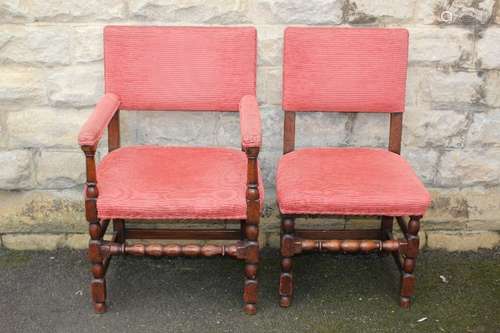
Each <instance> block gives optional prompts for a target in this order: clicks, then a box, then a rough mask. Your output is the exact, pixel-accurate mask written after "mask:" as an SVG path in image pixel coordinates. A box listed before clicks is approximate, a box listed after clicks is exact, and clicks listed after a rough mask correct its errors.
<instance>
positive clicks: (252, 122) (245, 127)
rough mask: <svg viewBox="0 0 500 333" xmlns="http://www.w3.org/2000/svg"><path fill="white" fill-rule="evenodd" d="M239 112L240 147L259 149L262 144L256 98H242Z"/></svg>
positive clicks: (248, 96)
mask: <svg viewBox="0 0 500 333" xmlns="http://www.w3.org/2000/svg"><path fill="white" fill-rule="evenodd" d="M239 111H240V129H241V145H242V147H243V148H252V147H260V146H261V144H262V131H261V124H260V111H259V104H258V103H257V98H256V97H255V96H252V95H246V96H244V97H243V98H242V99H241V101H240V106H239Z"/></svg>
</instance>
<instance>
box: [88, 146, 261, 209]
mask: <svg viewBox="0 0 500 333" xmlns="http://www.w3.org/2000/svg"><path fill="white" fill-rule="evenodd" d="M246 180H247V157H246V155H245V153H243V152H241V151H239V150H236V149H229V148H201V147H197V148H193V147H157V146H137V147H124V148H120V149H117V150H115V151H113V152H111V153H110V154H108V155H107V156H106V157H105V158H104V159H103V160H102V161H101V163H99V165H98V168H97V188H98V190H99V197H98V199H97V211H98V216H99V218H137V219H245V218H246V198H245V191H246ZM259 192H260V193H261V198H262V195H263V193H264V192H263V188H262V181H260V188H259Z"/></svg>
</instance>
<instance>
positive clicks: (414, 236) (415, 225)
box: [399, 216, 422, 309]
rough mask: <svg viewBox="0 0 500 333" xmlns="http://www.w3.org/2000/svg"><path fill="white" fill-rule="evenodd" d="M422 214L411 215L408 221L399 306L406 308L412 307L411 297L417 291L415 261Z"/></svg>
mask: <svg viewBox="0 0 500 333" xmlns="http://www.w3.org/2000/svg"><path fill="white" fill-rule="evenodd" d="M421 218H422V217H421V216H411V217H410V221H409V222H408V233H407V235H406V236H407V238H408V247H407V250H406V254H405V259H404V261H403V274H402V276H401V292H400V302H399V306H400V307H402V308H405V309H408V308H410V305H411V297H412V296H413V295H414V293H415V275H414V273H413V272H414V270H415V263H416V260H417V255H418V248H419V239H418V231H419V229H420V219H421Z"/></svg>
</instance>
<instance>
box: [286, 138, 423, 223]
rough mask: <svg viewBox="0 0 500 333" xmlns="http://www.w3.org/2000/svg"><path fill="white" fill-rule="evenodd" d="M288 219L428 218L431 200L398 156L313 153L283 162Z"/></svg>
mask: <svg viewBox="0 0 500 333" xmlns="http://www.w3.org/2000/svg"><path fill="white" fill-rule="evenodd" d="M276 191H277V199H278V204H279V208H280V211H281V212H282V213H284V214H335V215H388V216H407V215H423V214H424V213H425V211H426V209H427V208H428V207H429V204H430V196H429V193H428V192H427V191H426V189H425V188H424V186H423V185H422V183H421V182H420V180H419V179H418V178H417V176H416V175H415V173H414V172H413V171H412V169H411V167H410V166H409V165H408V163H407V162H406V161H405V160H404V159H403V158H402V157H401V156H399V155H397V154H394V153H391V152H389V151H387V150H382V149H370V148H308V149H300V150H297V151H294V152H291V153H288V154H286V155H284V156H283V158H282V159H281V161H280V162H279V166H278V175H277V183H276Z"/></svg>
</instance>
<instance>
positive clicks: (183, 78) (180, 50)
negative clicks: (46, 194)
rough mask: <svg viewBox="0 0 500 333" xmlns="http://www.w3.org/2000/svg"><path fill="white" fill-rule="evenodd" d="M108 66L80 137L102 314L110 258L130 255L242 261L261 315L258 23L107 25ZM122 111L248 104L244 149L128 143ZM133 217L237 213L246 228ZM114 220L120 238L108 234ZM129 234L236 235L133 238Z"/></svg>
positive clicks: (247, 291) (251, 307)
mask: <svg viewBox="0 0 500 333" xmlns="http://www.w3.org/2000/svg"><path fill="white" fill-rule="evenodd" d="M104 68H105V70H104V73H105V74H104V75H105V90H106V91H105V94H104V97H102V99H101V100H100V101H99V103H98V104H97V107H96V109H95V111H94V112H93V113H92V115H91V116H90V118H89V119H88V120H87V122H86V123H85V124H84V126H83V127H82V129H81V132H80V134H79V143H80V145H81V147H82V149H83V151H84V153H85V157H86V167H87V182H86V186H85V213H86V218H87V220H88V222H89V233H90V237H91V240H90V244H89V258H90V262H91V264H92V269H91V271H92V281H91V292H92V299H93V304H94V308H95V311H96V312H97V313H103V312H105V311H106V304H105V302H106V281H105V274H106V270H107V267H108V264H109V262H110V259H111V257H112V256H114V255H125V254H127V255H137V256H144V255H151V256H180V255H185V256H230V257H234V258H236V259H240V260H243V261H244V262H245V283H244V293H243V297H244V302H245V306H244V310H245V312H247V313H250V314H253V313H255V311H256V301H257V278H256V275H257V266H258V262H259V246H258V242H257V237H258V232H259V228H258V224H259V218H260V200H261V199H262V196H263V188H262V182H261V181H260V176H259V171H258V165H257V155H258V153H259V148H260V146H261V128H260V126H261V125H260V114H259V109H258V105H257V101H256V98H255V93H256V92H255V89H256V85H255V80H256V31H255V29H253V28H246V27H245V28H243V27H238V28H229V27H220V28H205V27H130V26H110V27H106V28H105V30H104ZM119 109H121V110H161V111H169V110H177V111H239V115H240V124H241V147H242V149H241V150H240V149H232V148H217V147H212V148H210V147H160V146H130V147H120V124H119V115H120V113H119V112H120V111H119ZM144 112H147V111H144ZM106 128H107V129H108V150H109V154H107V155H106V156H105V157H104V158H103V159H102V160H101V161H100V163H99V165H96V161H95V159H94V157H95V153H96V146H97V144H98V143H99V140H100V139H101V137H102V135H103V132H104V130H105V129H106ZM168 130H169V129H168V128H166V129H165V131H168ZM133 220H141V221H143V220H150V221H155V220H156V221H162V220H181V221H189V220H203V221H207V223H209V222H210V220H225V221H232V220H234V221H236V222H237V223H238V226H239V228H240V229H241V230H240V229H236V228H233V229H198V230H193V229H189V228H185V229H178V228H177V229H172V228H167V229H147V228H144V227H143V228H134V227H133V223H132V222H133ZM110 222H112V225H113V233H112V240H111V241H105V240H103V236H104V233H105V232H106V228H107V227H108V224H110ZM128 239H196V240H201V239H203V240H205V239H206V240H235V241H234V242H232V243H230V244H229V245H223V244H222V243H219V244H212V245H196V244H192V245H179V244H177V245H176V244H149V243H148V244H140V243H139V244H133V245H132V244H130V243H127V242H126V240H128ZM224 244H226V243H224Z"/></svg>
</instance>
